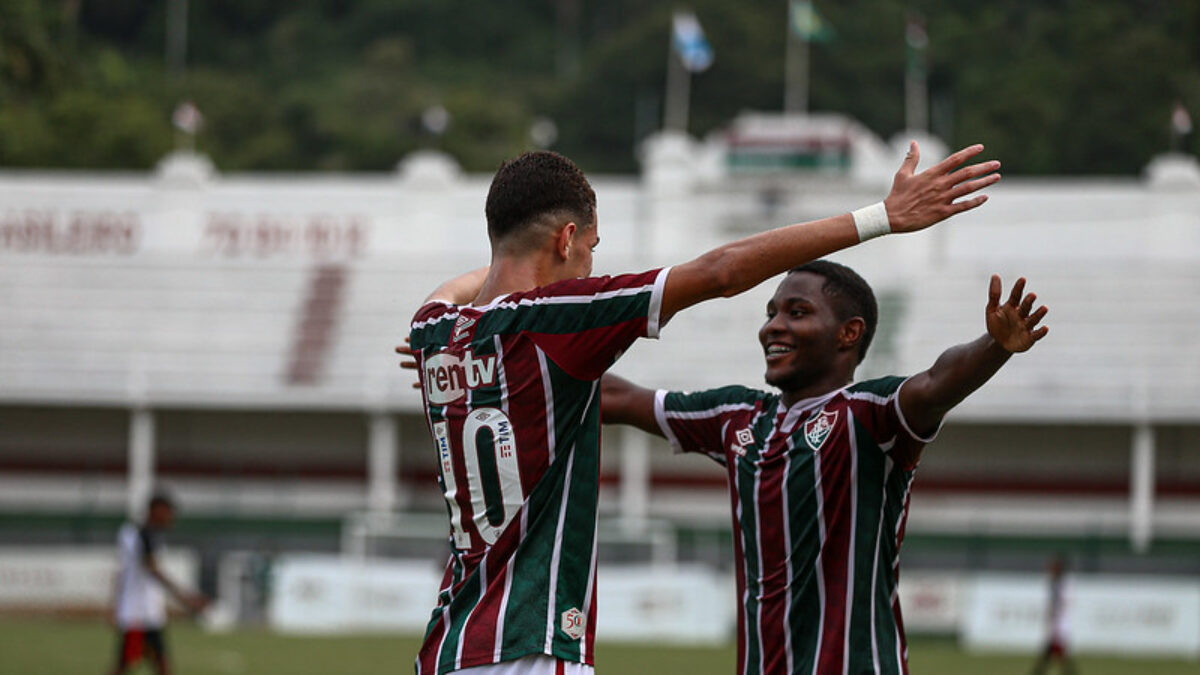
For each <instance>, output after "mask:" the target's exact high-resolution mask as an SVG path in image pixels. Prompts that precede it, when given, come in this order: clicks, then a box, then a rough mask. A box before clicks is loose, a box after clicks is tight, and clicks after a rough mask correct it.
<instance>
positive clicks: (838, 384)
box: [781, 372, 854, 408]
mask: <svg viewBox="0 0 1200 675" xmlns="http://www.w3.org/2000/svg"><path fill="white" fill-rule="evenodd" d="M853 381H854V373H853V372H850V373H845V372H837V373H835V372H830V373H828V374H827V375H826V376H825V377H822V378H821V379H819V380H814V381H812V382H805V383H804V384H801V385H799V386H797V387H795V388H792V389H785V390H783V394H782V396H781V402H782V403H783V405H784V407H787V408H790V407H792V406H793V405H795V404H796V403H797V402H799V401H803V400H805V399H809V398H817V397H819V396H824V395H825V394H828V393H830V392H833V391H837V390H838V389H841V388H843V387H845V386H847V385H849V384H850V383H851V382H853Z"/></svg>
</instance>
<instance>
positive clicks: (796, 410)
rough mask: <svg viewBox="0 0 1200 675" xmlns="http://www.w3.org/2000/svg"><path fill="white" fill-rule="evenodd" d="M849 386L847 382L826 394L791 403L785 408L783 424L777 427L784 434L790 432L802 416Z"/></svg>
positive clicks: (821, 405) (804, 416)
mask: <svg viewBox="0 0 1200 675" xmlns="http://www.w3.org/2000/svg"><path fill="white" fill-rule="evenodd" d="M849 386H850V385H849V384H847V385H846V386H845V387H841V388H839V389H834V390H833V391H831V392H829V393H827V394H821V395H820V396H813V397H812V398H805V399H800V400H799V401H796V402H795V403H793V404H792V405H791V407H790V408H788V409H787V413H786V414H785V415H784V417H783V424H781V425H779V428H780V429H781V430H782V431H783V432H784V433H786V434H790V433H792V431H793V430H794V429H795V428H796V424H797V423H798V422H799V421H800V420H801V419H802V418H807V417H808V414H809V413H810V412H811V411H813V410H817V409H819V408H821V407H823V406H824V405H825V404H826V403H829V401H830V400H831V399H832V398H833V397H834V396H837V395H838V394H840V393H842V392H843V391H845V390H846V389H847V388H848V387H849Z"/></svg>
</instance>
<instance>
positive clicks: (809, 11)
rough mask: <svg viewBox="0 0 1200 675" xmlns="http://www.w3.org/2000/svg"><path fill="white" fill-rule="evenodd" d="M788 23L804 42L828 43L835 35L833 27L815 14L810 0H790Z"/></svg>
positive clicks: (815, 9)
mask: <svg viewBox="0 0 1200 675" xmlns="http://www.w3.org/2000/svg"><path fill="white" fill-rule="evenodd" d="M790 23H791V25H792V30H793V31H795V33H796V35H797V36H799V37H800V39H802V40H804V41H805V42H829V41H830V40H832V39H833V37H834V35H835V33H834V30H833V26H832V25H830V24H829V22H828V21H826V20H825V17H823V16H821V15H820V14H819V13H817V8H816V6H815V5H813V3H812V2H811V0H792V5H791V22H790Z"/></svg>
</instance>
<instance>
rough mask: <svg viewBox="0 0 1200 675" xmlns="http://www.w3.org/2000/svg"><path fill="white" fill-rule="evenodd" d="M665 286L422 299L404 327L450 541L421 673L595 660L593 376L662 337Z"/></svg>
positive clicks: (596, 435)
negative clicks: (646, 340)
mask: <svg viewBox="0 0 1200 675" xmlns="http://www.w3.org/2000/svg"><path fill="white" fill-rule="evenodd" d="M667 274H668V269H663V270H654V271H650V272H645V273H643V274H630V275H621V276H615V277H597V278H588V279H571V280H567V281H562V282H558V283H555V284H551V285H548V286H543V287H541V288H536V289H533V290H530V291H526V292H521V293H514V294H511V295H507V296H504V297H501V298H498V299H496V300H495V301H493V302H491V303H490V304H488V305H486V306H483V307H472V306H469V305H468V306H456V305H451V304H446V303H440V302H432V303H429V304H427V305H425V306H424V307H422V308H421V309H420V310H419V311H418V312H417V314H416V316H415V317H414V318H413V322H412V332H411V335H410V340H411V346H412V349H413V351H414V353H415V354H416V355H417V363H418V367H419V371H420V379H421V385H422V391H423V395H424V401H425V412H426V415H427V417H428V423H429V428H430V431H431V432H432V434H433V441H434V446H435V449H436V452H437V455H438V469H439V477H438V482H439V485H440V487H441V488H442V493H443V495H445V498H446V503H447V506H448V509H449V514H450V530H451V532H450V534H451V544H452V547H451V556H450V560H449V562H448V563H447V566H446V575H445V577H444V579H443V582H442V587H441V590H440V592H439V594H438V604H437V608H436V609H435V610H434V612H433V616H432V617H431V619H430V622H429V627H428V629H427V631H426V636H425V642H424V644H423V645H422V647H421V651H420V653H419V655H418V657H417V672H418V673H435V672H436V673H439V674H440V673H446V672H450V671H453V670H457V669H461V668H467V667H470V666H477V665H484V664H489V663H499V662H502V661H510V660H513V659H517V658H520V657H522V656H526V655H528V654H540V653H544V654H549V655H552V656H555V657H557V658H559V659H562V660H564V661H570V662H579V663H587V664H591V663H592V659H593V654H592V648H593V644H594V634H595V617H596V603H595V583H596V581H595V570H596V553H595V552H596V507H597V500H598V497H599V474H600V455H599V449H600V382H599V378H600V377H601V375H603V374H604V372H605V371H606V370H608V368H609V367H610V366H612V364H613V362H614V361H616V359H617V358H618V357H619V356H620V355H621V353H622V352H623V351H624V350H625V349H626V348H628V347H629V345H630V344H631V343H632V342H633V341H634V340H636V339H637V338H639V337H651V338H653V337H657V336H658V328H659V315H660V312H661V308H662V292H663V285H664V283H665V282H666V277H667Z"/></svg>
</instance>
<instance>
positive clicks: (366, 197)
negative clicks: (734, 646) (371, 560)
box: [0, 117, 1200, 551]
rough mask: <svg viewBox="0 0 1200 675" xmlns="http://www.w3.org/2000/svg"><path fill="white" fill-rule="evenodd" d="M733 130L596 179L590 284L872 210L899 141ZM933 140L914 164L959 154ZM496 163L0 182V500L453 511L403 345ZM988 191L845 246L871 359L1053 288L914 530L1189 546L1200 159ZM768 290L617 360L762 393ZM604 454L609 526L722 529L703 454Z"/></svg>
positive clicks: (119, 508) (890, 369) (95, 508)
mask: <svg viewBox="0 0 1200 675" xmlns="http://www.w3.org/2000/svg"><path fill="white" fill-rule="evenodd" d="M740 124H741V125H742V126H740V127H739V126H737V125H736V124H735V125H734V126H733V127H731V129H730V130H729V132H728V133H726V134H725V135H722V136H718V137H714V138H712V139H710V140H707V141H704V142H698V141H696V140H694V139H690V138H687V137H684V136H679V135H669V134H668V135H661V136H657V137H655V138H653V139H651V140H650V141H649V142H647V144H646V145H645V146H644V147H643V157H642V160H643V166H644V170H643V172H642V174H641V175H637V176H606V175H597V176H592V180H593V183H594V186H595V188H596V191H597V194H598V199H599V218H600V228H601V230H600V232H601V239H602V244H601V247H600V249H599V252H598V255H597V258H596V260H597V272H598V273H610V272H618V271H627V270H633V269H645V268H650V267H656V266H661V265H664V264H670V263H672V262H678V261H682V260H685V259H687V258H689V257H690V256H693V255H695V254H699V253H701V252H703V251H704V250H707V249H708V248H710V247H712V246H714V245H717V244H719V243H721V242H724V241H727V240H729V239H731V238H734V237H737V236H742V235H745V234H748V233H752V232H756V231H761V230H763V229H766V228H769V227H771V226H774V225H779V224H783V223H787V222H793V221H799V220H807V219H812V218H816V217H821V216H825V215H830V214H834V213H838V212H845V211H847V210H850V209H853V208H856V207H859V206H862V205H865V204H868V203H871V202H873V201H876V200H878V199H879V198H880V196H882V195H883V194H885V193H886V191H887V189H888V186H889V184H890V180H891V175H892V172H893V171H894V168H895V167H896V166H898V165H899V161H900V156H901V153H902V152H903V148H904V146H905V140H906V139H900V142H899V143H891V144H889V143H885V142H883V141H881V140H879V139H877V138H875V137H874V136H872V135H871V134H870V133H869V132H867V131H865V130H864V129H862V128H861V127H860V126H858V125H857V124H855V123H853V122H851V121H848V120H845V119H842V118H838V117H821V118H816V117H814V118H811V119H809V120H807V121H803V120H801V121H793V122H786V121H782V122H781V121H778V120H775V121H773V120H771V119H769V118H763V119H758V120H755V119H754V118H753V117H748V118H743V120H741V121H740ZM789 125H790V126H789ZM781 139H782V140H781ZM830 139H833V140H832V141H831V140H830ZM922 143H923V156H924V157H925V160H924V162H923V165H928V164H929V163H931V160H932V159H934V158H937V157H939V156H940V155H941V154H944V152H945V148H944V146H942V145H941V144H940V143H938V142H937V141H936V139H930V138H923V139H922ZM789 144H790V145H789ZM780 148H783V149H782V150H780ZM1001 159H1003V158H1001ZM489 180H490V176H487V175H468V174H464V173H463V172H462V171H461V170H460V169H459V168H458V167H457V165H456V164H455V163H454V162H453V161H452V160H450V159H449V158H448V157H446V156H445V155H441V154H438V153H435V152H422V153H418V154H415V155H413V156H411V157H408V158H406V159H404V160H403V161H402V162H400V164H399V165H398V167H397V170H396V171H395V172H394V173H390V174H382V175H344V174H338V175H317V174H293V175H282V174H271V175H264V174H247V175H239V174H221V173H219V172H217V171H215V170H214V169H213V167H212V165H211V164H210V163H209V162H208V160H207V159H206V158H204V157H203V156H199V155H194V154H188V153H179V154H173V155H171V156H169V157H167V158H165V159H164V160H163V162H162V163H161V164H160V165H159V166H158V168H157V169H156V170H155V171H153V172H150V173H145V174H137V173H83V172H78V173H77V172H62V171H55V172H38V171H25V170H22V171H0V316H3V320H0V467H3V468H2V469H0V510H2V511H3V512H4V514H6V518H7V521H8V522H9V523H14V522H15V523H18V525H16V526H15V527H17V528H18V529H19V528H21V527H23V526H22V525H20V524H19V523H25V522H32V521H33V520H36V519H37V518H40V517H45V518H48V519H49V520H48V521H47V522H50V521H53V522H56V523H59V526H60V529H61V526H62V523H64V522H70V519H71V518H76V517H79V514H91V515H95V514H107V515H113V516H114V517H115V516H118V515H120V514H121V513H123V512H125V511H132V510H135V507H136V505H137V504H140V503H141V502H142V501H143V497H144V495H145V494H146V493H147V491H148V490H150V489H151V486H152V485H155V484H165V485H168V486H170V487H171V489H173V490H175V491H176V492H177V493H178V494H179V496H180V500H181V502H182V503H183V504H184V505H185V508H186V513H187V514H189V515H190V516H205V517H208V518H210V519H211V520H212V522H220V521H221V520H222V519H226V518H241V519H247V518H249V519H255V518H260V519H261V518H267V519H270V518H285V519H286V518H299V519H303V518H317V519H320V518H340V517H341V516H342V515H343V514H345V513H347V512H352V511H363V510H366V511H374V512H400V513H412V512H426V511H427V512H438V511H440V510H441V509H442V507H441V505H440V504H439V501H440V495H439V494H438V492H437V490H436V487H435V486H434V481H433V476H434V472H435V468H434V462H433V453H432V452H431V451H430V447H429V442H428V440H427V432H426V430H425V424H424V421H423V419H422V416H421V413H420V400H419V397H418V394H417V392H416V391H415V390H413V389H412V388H411V387H410V384H411V377H410V375H409V374H408V373H406V372H402V371H400V370H398V368H397V366H396V364H397V358H396V357H395V355H394V354H393V353H392V348H393V346H394V345H395V344H397V343H398V342H399V341H400V340H401V339H402V338H403V336H404V335H405V334H406V327H407V321H408V318H409V317H410V316H411V315H412V313H413V312H414V310H415V309H416V308H417V306H418V304H419V302H420V300H421V299H422V298H423V297H424V296H425V295H426V294H427V293H428V292H429V291H430V290H431V289H432V288H433V287H434V286H435V285H436V284H437V283H438V282H439V281H440V280H442V279H444V278H447V277H449V276H451V275H453V274H456V273H459V272H462V271H464V270H467V269H470V268H474V267H477V266H481V265H484V264H486V263H487V255H488V249H487V241H486V237H485V230H484V220H483V202H484V197H485V194H486V191H487V186H488V182H489ZM989 193H990V196H991V200H990V202H989V203H988V204H987V206H986V207H984V208H982V209H979V210H977V211H974V212H972V213H970V214H967V215H965V216H961V217H958V218H956V219H954V220H952V221H951V222H949V223H946V224H943V225H940V226H938V227H937V228H935V229H934V230H932V231H929V232H926V233H921V234H917V235H911V236H904V237H892V238H887V239H885V240H883V241H879V242H872V243H869V244H867V245H864V246H862V247H859V248H856V249H853V250H851V251H848V252H845V253H843V254H840V255H838V256H836V257H835V259H837V260H839V261H841V262H844V263H847V264H849V265H851V266H853V267H854V268H856V269H857V270H859V271H860V272H861V273H862V274H863V276H864V277H866V279H867V280H868V281H869V282H871V283H872V285H873V286H874V288H875V290H876V293H877V295H878V296H879V298H880V302H881V310H882V311H881V325H880V330H879V335H878V337H877V338H876V342H875V344H874V346H873V348H872V353H871V354H870V356H869V357H868V360H867V361H866V363H865V364H864V366H863V368H862V369H861V370H860V373H859V375H860V376H872V375H879V374H885V373H899V374H903V373H909V372H913V371H915V370H919V369H922V368H924V367H927V366H928V365H929V364H930V363H932V361H933V359H934V358H935V357H936V356H937V354H938V353H940V351H941V350H942V349H944V348H945V347H947V346H949V345H952V344H956V343H959V342H963V341H966V340H969V339H972V338H974V337H976V336H977V335H979V334H980V333H981V332H982V331H983V321H982V318H983V311H982V310H983V305H984V302H985V299H986V283H987V279H988V277H989V275H991V274H992V273H998V274H1000V275H1001V276H1002V277H1003V278H1004V279H1005V281H1006V282H1011V281H1012V280H1015V278H1016V277H1017V276H1021V275H1023V276H1026V277H1028V278H1029V280H1030V289H1031V290H1033V291H1035V292H1036V293H1038V295H1039V298H1040V299H1041V300H1042V301H1043V302H1045V303H1046V304H1047V305H1048V306H1049V307H1050V309H1051V312H1050V315H1049V318H1048V319H1047V323H1048V324H1049V325H1050V326H1051V333H1050V335H1049V337H1048V338H1047V339H1046V340H1045V341H1044V342H1043V343H1041V344H1039V346H1038V348H1037V349H1035V350H1033V351H1032V352H1031V353H1029V354H1027V355H1023V356H1021V357H1019V358H1016V359H1013V361H1012V362H1011V363H1010V364H1009V365H1008V366H1007V367H1006V368H1005V369H1004V370H1003V371H1002V372H1001V373H1000V374H999V375H998V376H997V377H996V378H995V380H994V381H993V382H991V383H989V384H988V385H987V386H985V387H984V388H983V389H982V390H981V391H980V392H978V393H977V394H975V395H974V396H972V397H971V398H970V399H969V400H968V401H966V402H965V403H964V404H963V405H962V406H961V407H960V408H959V409H958V410H956V411H955V413H954V414H953V415H952V416H951V417H950V419H949V422H948V423H947V426H946V428H945V429H944V431H943V432H942V435H941V438H940V440H939V441H938V442H937V443H936V444H935V445H933V446H931V448H930V449H929V450H928V452H927V454H926V458H925V460H924V463H923V465H922V468H921V471H920V472H919V474H918V479H917V482H916V485H915V487H916V490H915V492H914V497H913V508H912V516H911V518H910V525H909V530H910V532H914V533H918V534H919V533H927V534H929V535H931V536H938V535H942V534H948V535H955V536H976V535H983V536H1005V535H1030V534H1032V535H1036V536H1041V535H1045V536H1056V537H1074V536H1079V535H1080V533H1086V534H1087V535H1088V536H1092V537H1097V538H1099V539H1105V538H1107V539H1113V538H1116V539H1118V540H1121V541H1125V542H1128V546H1129V547H1130V548H1131V549H1132V550H1134V551H1144V550H1147V549H1148V548H1149V547H1150V546H1151V545H1152V544H1153V543H1154V542H1155V541H1158V540H1171V539H1180V540H1190V541H1195V540H1197V539H1200V508H1197V507H1200V305H1198V304H1197V303H1196V301H1195V298H1196V297H1197V296H1200V264H1198V262H1200V169H1198V168H1197V164H1196V162H1195V160H1194V158H1191V157H1184V156H1164V157H1161V158H1159V159H1156V160H1155V162H1154V163H1152V164H1151V165H1150V166H1149V167H1147V169H1146V172H1145V174H1144V175H1143V176H1141V177H1136V178H1132V177H1120V178H1116V177H1114V178H1058V177H1055V178H1050V177H1009V178H1006V179H1005V180H1004V181H1003V182H1002V183H1001V184H1000V185H998V186H997V187H995V188H992V189H990V190H989ZM771 286H773V284H766V285H764V286H763V287H762V288H759V289H756V290H755V291H753V292H751V293H749V294H747V295H744V296H740V297H738V298H734V299H731V300H724V301H718V302H714V303H709V304H708V305H706V306H704V307H701V308H698V309H697V310H695V311H692V312H688V313H686V314H685V315H681V316H680V317H678V318H676V319H674V320H673V321H672V322H671V325H669V326H668V327H667V328H666V329H665V330H664V333H663V338H662V339H661V340H660V341H658V342H657V343H650V344H639V345H638V346H637V347H636V348H634V349H633V350H631V351H630V353H629V354H627V355H626V356H624V357H623V358H622V360H621V361H620V362H619V363H618V366H617V368H616V372H618V373H620V374H623V375H626V376H628V377H631V378H633V379H636V380H637V381H639V382H640V383H643V384H646V385H649V386H659V387H671V388H686V389H698V388H703V387H709V386H718V385H723V384H729V383H742V384H747V385H750V386H758V385H760V382H761V372H762V369H763V366H762V357H761V354H760V352H759V348H758V345H757V342H756V339H755V332H756V330H757V328H758V325H759V324H760V322H761V320H762V317H763V308H764V306H765V302H766V298H767V297H768V296H769V294H770V292H771ZM605 445H606V448H607V450H606V452H607V457H608V458H609V459H608V461H607V462H606V463H605V464H604V479H605V480H604V485H605V488H604V490H605V497H604V505H605V506H604V508H605V510H606V513H608V514H609V515H613V516H620V517H621V518H623V519H624V520H626V521H629V522H636V521H641V520H644V519H646V518H654V519H666V520H669V521H673V522H676V523H682V524H685V525H686V524H691V525H696V526H700V527H709V526H716V527H720V526H723V525H725V524H726V523H727V519H728V515H727V513H726V509H727V501H726V499H725V498H724V496H723V491H724V482H723V476H722V473H721V472H720V471H719V470H718V469H717V468H716V467H715V466H710V465H709V463H708V462H706V461H705V460H703V459H698V458H691V457H688V458H682V457H673V456H671V454H670V452H669V451H668V450H667V449H666V446H665V444H662V443H659V442H657V441H650V440H647V439H645V438H644V437H642V436H639V435H637V434H634V433H626V432H623V431H619V430H609V431H608V432H607V434H606V438H605ZM55 518H57V520H55ZM31 519H32V520H31ZM6 536H7V539H8V540H10V541H12V540H14V538H19V536H20V535H15V534H13V533H12V530H11V528H10V532H9V534H8V535H6ZM46 536H47V537H48V538H49V539H54V536H57V535H54V536H52V535H46ZM1099 539H1098V540H1099Z"/></svg>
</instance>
